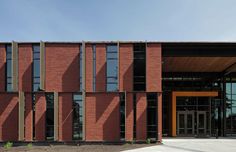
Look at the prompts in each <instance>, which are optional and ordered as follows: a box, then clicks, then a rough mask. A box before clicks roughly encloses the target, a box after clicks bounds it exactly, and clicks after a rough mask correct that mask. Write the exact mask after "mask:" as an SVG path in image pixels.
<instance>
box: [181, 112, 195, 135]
mask: <svg viewBox="0 0 236 152" xmlns="http://www.w3.org/2000/svg"><path fill="white" fill-rule="evenodd" d="M180 114H183V115H184V134H181V135H180V134H179V115H180ZM189 114H190V115H192V134H188V133H187V129H188V128H187V115H189ZM194 122H195V118H194V111H177V135H178V136H193V135H194Z"/></svg>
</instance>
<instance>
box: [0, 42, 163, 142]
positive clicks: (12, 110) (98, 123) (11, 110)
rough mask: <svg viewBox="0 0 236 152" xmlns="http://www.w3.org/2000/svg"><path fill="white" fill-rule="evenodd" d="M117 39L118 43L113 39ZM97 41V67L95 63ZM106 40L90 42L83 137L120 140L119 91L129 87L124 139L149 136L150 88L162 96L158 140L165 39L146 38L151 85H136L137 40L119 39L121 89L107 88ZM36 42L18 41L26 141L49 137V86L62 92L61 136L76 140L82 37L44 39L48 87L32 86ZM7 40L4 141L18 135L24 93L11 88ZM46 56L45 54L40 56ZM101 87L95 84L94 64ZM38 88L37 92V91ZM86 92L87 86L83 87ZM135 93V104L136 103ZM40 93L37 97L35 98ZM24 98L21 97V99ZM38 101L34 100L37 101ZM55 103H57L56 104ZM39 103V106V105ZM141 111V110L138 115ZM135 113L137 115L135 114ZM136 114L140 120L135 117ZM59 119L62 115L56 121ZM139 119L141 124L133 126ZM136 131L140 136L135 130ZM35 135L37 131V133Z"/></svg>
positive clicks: (0, 118)
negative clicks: (73, 40)
mask: <svg viewBox="0 0 236 152" xmlns="http://www.w3.org/2000/svg"><path fill="white" fill-rule="evenodd" d="M112 44H114V43H112ZM93 45H95V47H96V65H95V66H96V67H93V66H94V64H93V49H92V47H93ZM106 45H107V43H87V42H86V43H85V50H83V53H85V55H84V56H85V62H84V63H85V66H84V65H83V66H84V67H85V73H84V74H83V75H85V82H84V83H85V89H84V90H83V91H85V92H84V94H85V95H84V101H83V102H84V104H83V106H84V107H83V108H84V113H83V114H84V116H83V117H84V119H83V120H84V122H83V125H84V131H85V132H83V135H84V139H83V140H85V141H111V142H113V141H116V142H117V141H121V136H120V121H121V118H120V117H121V116H120V115H121V112H120V94H121V93H125V95H126V97H125V99H126V100H125V141H133V140H134V139H136V140H139V141H145V140H146V139H147V138H148V137H147V127H146V126H147V125H146V124H147V118H146V116H147V99H146V94H147V93H148V92H156V93H159V96H158V110H157V116H158V125H157V126H158V127H157V134H158V140H159V141H161V137H162V133H161V132H162V118H161V117H162V115H161V111H162V99H161V98H162V96H161V94H160V92H161V91H162V88H161V85H162V84H161V45H160V44H153V43H150V44H147V50H146V91H141V92H139V91H134V88H133V79H134V77H133V75H134V74H133V71H134V70H133V69H134V68H133V67H134V65H133V61H134V51H133V43H131V42H130V43H119V45H117V46H119V48H118V61H117V62H118V67H117V68H118V69H117V70H118V76H117V77H118V79H117V82H118V86H117V87H118V91H115V92H107V91H106V81H107V80H106V75H107V61H106V60H107V54H106ZM32 46H33V44H32V43H18V62H17V63H18V86H19V89H18V91H22V92H24V99H25V100H24V103H25V112H24V118H25V122H24V125H25V130H24V141H34V140H35V141H45V140H46V132H47V128H46V110H47V107H46V96H45V93H47V92H51V93H52V92H56V93H58V139H56V140H58V141H72V140H73V93H79V91H80V71H81V69H80V53H81V52H80V50H82V49H81V47H82V43H49V42H46V43H45V48H44V50H45V56H44V59H45V61H44V62H45V67H44V68H45V69H41V70H45V89H43V90H40V91H38V92H33V91H32V86H33V80H32V78H33V77H32V73H33V68H34V67H33V49H32ZM5 47H6V45H5V44H0V105H1V106H0V141H8V140H11V141H17V140H18V132H19V131H18V128H19V127H18V126H19V121H18V120H19V118H18V117H19V99H18V98H19V94H18V91H16V92H7V91H6V83H5V82H6V70H5V69H6V64H5V63H6V49H5ZM41 61H42V60H41ZM94 68H95V69H96V73H95V75H96V87H95V91H94V90H93V75H94V73H93V72H94V71H93V69H94ZM33 93H34V94H35V98H34V95H33ZM80 93H81V94H82V92H80ZM134 95H136V101H135V102H136V107H134V104H133V103H134V101H133V100H134ZM34 99H35V101H33V100H34ZM20 103H21V102H20ZM34 104H35V105H34ZM54 106H55V105H54ZM34 107H35V111H34ZM134 110H135V111H136V113H135V112H134ZM134 114H136V115H134ZM135 118H136V119H135ZM134 119H135V120H134ZM55 122H57V121H55ZM134 122H136V130H134ZM135 132H136V138H135V137H134V133H135ZM33 135H35V137H33Z"/></svg>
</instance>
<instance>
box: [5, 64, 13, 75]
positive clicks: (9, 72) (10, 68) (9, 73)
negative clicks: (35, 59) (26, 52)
mask: <svg viewBox="0 0 236 152" xmlns="http://www.w3.org/2000/svg"><path fill="white" fill-rule="evenodd" d="M11 63H12V60H7V69H6V70H7V77H11V74H12V67H11Z"/></svg>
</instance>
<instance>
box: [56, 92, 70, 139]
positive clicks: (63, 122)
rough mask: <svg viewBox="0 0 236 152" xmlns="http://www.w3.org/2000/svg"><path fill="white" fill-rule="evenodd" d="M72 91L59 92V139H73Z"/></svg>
mask: <svg viewBox="0 0 236 152" xmlns="http://www.w3.org/2000/svg"><path fill="white" fill-rule="evenodd" d="M72 104H73V103H72V93H59V122H58V124H59V126H58V127H59V136H58V140H59V141H71V140H72V129H73V128H72V122H73V109H72Z"/></svg>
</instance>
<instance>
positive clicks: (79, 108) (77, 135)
mask: <svg viewBox="0 0 236 152" xmlns="http://www.w3.org/2000/svg"><path fill="white" fill-rule="evenodd" d="M82 139H83V100H82V94H79V93H74V94H73V140H82Z"/></svg>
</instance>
